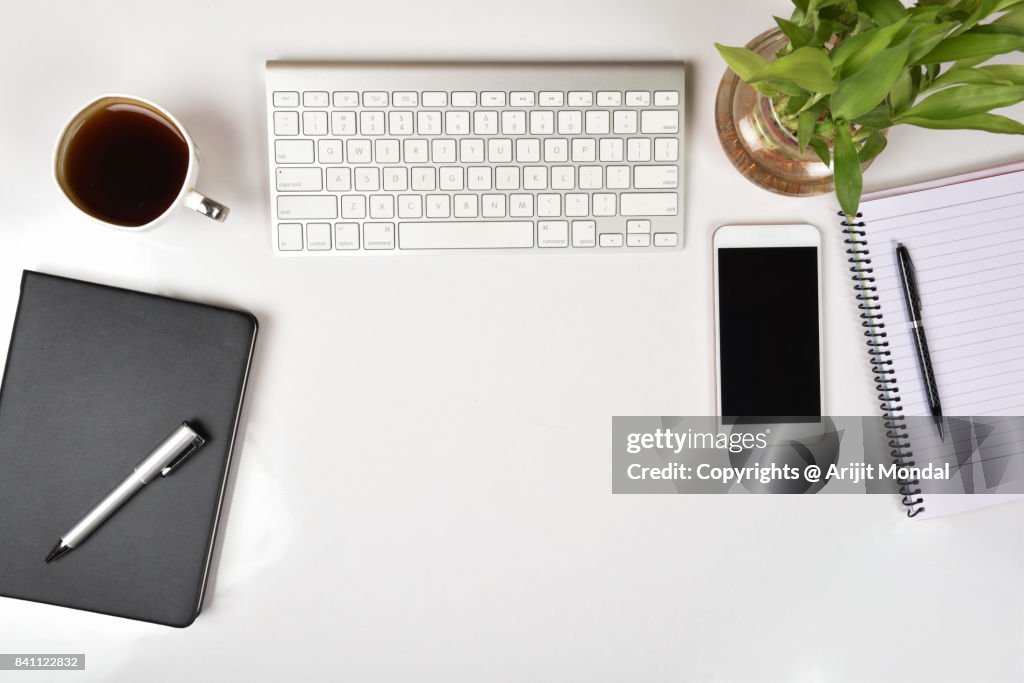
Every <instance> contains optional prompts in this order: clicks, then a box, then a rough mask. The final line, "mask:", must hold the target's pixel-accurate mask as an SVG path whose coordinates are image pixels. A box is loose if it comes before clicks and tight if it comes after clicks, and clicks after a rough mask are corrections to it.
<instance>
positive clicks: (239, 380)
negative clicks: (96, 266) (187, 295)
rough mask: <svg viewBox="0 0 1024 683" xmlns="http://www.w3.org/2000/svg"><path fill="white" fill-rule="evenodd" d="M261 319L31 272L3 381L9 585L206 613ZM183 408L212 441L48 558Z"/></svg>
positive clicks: (69, 602) (96, 607)
mask: <svg viewBox="0 0 1024 683" xmlns="http://www.w3.org/2000/svg"><path fill="white" fill-rule="evenodd" d="M256 327H257V325H256V320H255V318H253V317H252V316H251V315H249V314H248V313H243V312H239V311H233V310H227V309H223V308H216V307H213V306H206V305H202V304H196V303H191V302H186V301H179V300H176V299H170V298H166V297H160V296H154V295H150V294H143V293H140V292H133V291H129V290H124V289H115V288H112V287H106V286H102V285H97V284H91V283H87V282H81V281H78V280H70V279H66V278H61V277H55V276H52V275H44V274H42V273H36V272H31V271H25V273H24V275H23V278H22V283H21V300H20V302H19V304H18V311H17V316H16V318H15V323H14V330H13V333H12V336H11V345H10V350H9V352H8V355H7V365H6V370H5V372H4V378H3V385H2V387H0V595H3V596H6V597H11V598H19V599H22V600H34V601H37V602H44V603H50V604H54V605H61V606H65V607H73V608H76V609H83V610H90V611H93V612H102V613H104V614H111V615H115V616H121V617H128V618H131V619H141V620H143V621H151V622H156V623H160V624H166V625H170V626H188V625H189V624H190V623H192V621H193V620H194V619H195V617H196V616H197V614H198V613H199V609H200V607H201V605H202V601H203V593H204V590H205V586H206V581H207V578H208V574H209V569H210V561H211V558H212V551H213V542H214V537H215V532H216V529H217V522H218V517H219V514H220V509H221V503H222V499H223V494H224V486H225V482H226V481H227V474H228V467H229V464H230V461H231V451H232V446H233V444H234V440H235V432H236V429H237V426H238V418H239V414H240V411H241V405H242V396H243V394H244V392H245V384H246V379H247V376H248V373H249V366H250V362H251V359H252V351H253V345H254V343H255V339H256ZM184 420H187V421H188V422H189V423H190V424H191V425H192V426H193V427H195V429H196V430H197V431H198V432H199V433H200V434H202V435H203V436H204V437H206V440H207V441H206V445H205V446H204V447H203V448H201V449H200V450H199V451H198V452H196V453H195V454H194V455H192V456H191V457H190V458H189V459H188V460H187V461H186V462H184V463H183V464H182V465H181V467H179V468H177V469H176V470H175V471H174V472H173V473H172V474H170V475H169V476H167V477H163V478H158V479H157V480H155V481H153V482H152V483H151V484H150V485H148V486H145V487H144V488H143V489H142V490H141V491H140V492H139V493H138V494H137V495H136V496H135V497H134V498H132V499H131V500H129V501H128V502H127V503H126V504H125V505H124V507H122V508H121V509H120V510H119V511H118V512H116V513H115V514H114V515H113V517H111V518H110V519H109V520H108V521H107V522H106V523H105V524H104V525H103V526H101V527H100V528H99V529H98V530H97V531H96V532H95V533H93V535H92V536H90V537H89V538H87V539H86V540H85V541H84V542H83V543H82V544H81V545H79V546H78V547H77V548H75V549H74V550H73V551H72V552H70V553H69V554H68V555H66V556H64V557H62V558H60V559H58V560H56V561H54V562H52V563H50V564H45V563H44V561H43V560H44V558H45V556H46V554H47V551H48V549H49V548H50V547H52V546H53V544H54V543H56V542H57V539H58V538H59V537H60V535H61V534H63V533H64V532H65V531H67V530H68V529H69V528H70V527H71V525H73V524H74V523H75V522H76V521H78V519H79V518H80V517H81V516H82V515H83V514H84V513H85V512H87V511H88V510H89V509H90V508H91V507H92V506H93V505H94V504H95V503H97V502H98V501H99V500H100V499H101V498H102V497H103V496H104V495H105V494H106V493H107V492H108V491H109V490H110V489H111V488H113V486H114V485H115V484H117V483H118V482H119V481H121V479H123V478H124V477H125V476H127V475H128V474H129V473H130V472H131V471H132V469H133V468H134V467H135V465H137V464H138V463H139V461H141V460H142V458H143V457H145V456H146V455H147V454H148V453H149V452H150V451H151V450H152V449H153V448H154V447H155V446H156V445H157V444H159V443H160V442H161V441H162V440H163V439H164V438H165V437H166V436H167V435H168V434H170V433H171V431H172V430H174V429H175V428H176V427H177V426H178V425H179V424H181V422H182V421H184Z"/></svg>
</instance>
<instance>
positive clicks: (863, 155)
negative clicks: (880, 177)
mask: <svg viewBox="0 0 1024 683" xmlns="http://www.w3.org/2000/svg"><path fill="white" fill-rule="evenodd" d="M887 144H889V141H888V140H887V139H886V137H885V136H884V135H882V134H881V133H880V132H879V131H877V130H876V131H874V132H872V133H871V135H869V136H868V139H867V140H865V141H864V144H863V145H861V148H860V152H858V153H857V158H858V159H859V160H860V163H861V164H866V163H868V162H869V161H871V160H872V159H874V158H875V157H877V156H878V155H879V154H881V153H882V150H883V149H885V146H886V145H887Z"/></svg>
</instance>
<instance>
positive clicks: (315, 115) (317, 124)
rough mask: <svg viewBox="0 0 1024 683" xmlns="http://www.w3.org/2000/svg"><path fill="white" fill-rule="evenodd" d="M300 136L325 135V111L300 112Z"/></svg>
mask: <svg viewBox="0 0 1024 683" xmlns="http://www.w3.org/2000/svg"><path fill="white" fill-rule="evenodd" d="M302 134H303V135H327V112H325V111H304V112H302Z"/></svg>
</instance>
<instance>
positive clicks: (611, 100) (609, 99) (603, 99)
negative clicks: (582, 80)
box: [597, 90, 622, 107]
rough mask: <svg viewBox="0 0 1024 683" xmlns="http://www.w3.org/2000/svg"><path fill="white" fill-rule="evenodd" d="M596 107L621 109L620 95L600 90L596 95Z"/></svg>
mask: <svg viewBox="0 0 1024 683" xmlns="http://www.w3.org/2000/svg"><path fill="white" fill-rule="evenodd" d="M597 106H599V107H621V106H622V93H620V92H614V91H609V90H601V91H599V92H598V93H597Z"/></svg>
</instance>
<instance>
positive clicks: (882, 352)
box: [839, 212, 924, 517]
mask: <svg viewBox="0 0 1024 683" xmlns="http://www.w3.org/2000/svg"><path fill="white" fill-rule="evenodd" d="M839 216H840V217H841V218H842V225H843V233H844V234H845V235H846V238H845V239H844V240H843V244H845V245H846V253H847V254H848V255H849V257H850V258H849V263H850V272H851V273H852V274H853V275H852V278H851V279H852V280H853V286H854V289H855V290H856V292H857V310H859V311H860V320H861V323H860V324H861V327H863V328H864V336H865V337H866V338H867V347H868V354H869V355H870V356H871V369H872V371H873V372H874V381H875V390H876V391H878V392H879V393H878V400H879V401H881V409H882V417H883V420H884V421H883V425H884V427H885V438H886V439H887V443H888V446H889V448H891V449H892V450H891V451H889V455H890V456H891V457H892V458H893V459H894V460H896V461H897V462H898V463H899V464H900V466H904V465H906V466H910V467H913V466H914V460H913V453H911V451H910V437H909V435H908V433H907V424H906V417H905V416H904V415H903V406H902V405H901V400H900V390H899V386H897V384H896V378H895V377H894V375H895V371H894V370H893V369H892V359H891V356H892V352H891V351H890V350H889V341H888V339H887V338H886V332H885V321H884V320H883V319H882V310H881V309H880V308H879V307H878V294H877V292H878V288H877V287H876V286H875V277H874V269H873V268H872V267H871V251H870V250H869V249H868V242H867V233H866V232H865V230H864V227H865V223H864V221H863V215H862V214H860V213H858V214H857V216H856V220H855V221H853V222H851V221H850V219H849V216H846V215H845V214H844V213H842V212H840V213H839ZM920 484H921V482H920V480H918V479H901V480H900V481H899V492H900V496H902V502H903V504H904V505H905V506H906V507H907V516H908V517H913V516H915V515H917V514H920V513H921V512H924V499H923V498H921V489H920Z"/></svg>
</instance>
